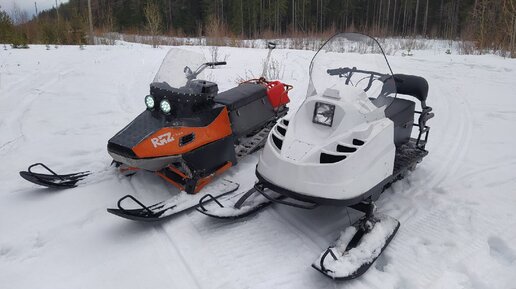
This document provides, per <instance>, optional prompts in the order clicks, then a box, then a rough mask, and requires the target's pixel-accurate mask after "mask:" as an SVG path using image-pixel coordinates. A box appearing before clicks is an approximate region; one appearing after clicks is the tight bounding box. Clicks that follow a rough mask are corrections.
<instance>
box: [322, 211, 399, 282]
mask: <svg viewBox="0 0 516 289" xmlns="http://www.w3.org/2000/svg"><path fill="white" fill-rule="evenodd" d="M377 226H383V227H382V228H379V227H377ZM399 227H400V223H399V221H398V220H396V219H394V218H392V217H389V216H386V215H377V216H374V215H372V216H366V217H363V218H361V219H359V220H358V221H357V222H355V223H354V224H353V225H352V226H350V227H348V228H346V230H345V231H343V232H342V233H341V236H340V238H339V239H338V240H337V241H336V242H335V245H333V246H331V247H329V248H328V249H326V251H324V252H323V253H322V254H321V255H320V256H319V258H318V259H317V260H316V261H315V262H314V263H313V264H312V267H313V268H314V269H316V270H317V271H319V272H321V273H322V274H324V275H325V276H327V277H329V278H332V279H334V280H350V279H354V278H357V277H360V276H361V275H362V274H364V273H365V272H366V271H367V270H368V269H369V267H371V265H372V264H373V263H374V262H375V261H376V259H377V258H378V257H379V256H380V255H381V254H382V252H383V251H384V250H385V248H386V247H387V245H389V243H390V242H391V240H392V239H393V238H394V236H395V235H396V233H397V232H398V229H399ZM375 229H376V230H375ZM373 234H374V235H375V236H372V235H373ZM379 236H381V237H382V238H383V240H384V242H383V243H381V242H380V243H378V242H375V240H377V239H378V237H379ZM368 237H371V238H368ZM375 245H376V246H375ZM364 252H369V253H370V255H367V256H366V257H364ZM329 256H331V258H328V257H329ZM357 256H358V257H357Z"/></svg>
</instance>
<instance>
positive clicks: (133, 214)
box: [107, 179, 239, 222]
mask: <svg viewBox="0 0 516 289" xmlns="http://www.w3.org/2000/svg"><path fill="white" fill-rule="evenodd" d="M238 187H239V185H238V184H237V183H235V182H232V181H229V180H226V179H220V180H217V181H215V182H213V183H211V184H209V185H207V186H206V187H205V188H204V189H203V190H202V191H201V192H199V193H196V194H193V195H192V194H187V193H186V192H185V191H181V192H180V193H178V194H176V195H174V196H173V197H171V198H169V199H167V200H164V201H161V202H158V203H156V204H154V205H151V206H146V205H144V204H143V203H142V202H141V201H139V200H138V199H137V198H135V197H134V196H132V195H126V196H124V197H122V198H121V199H120V200H118V203H117V207H118V208H116V209H113V208H110V209H107V211H108V212H109V213H111V214H114V215H117V216H119V217H122V218H126V219H129V220H133V221H144V222H154V221H158V220H163V219H165V218H167V217H171V216H173V215H175V214H177V213H180V212H183V211H185V210H188V209H191V208H195V207H197V206H198V205H199V200H200V199H202V198H203V197H205V196H206V195H208V194H209V193H210V192H211V194H210V195H212V196H213V195H214V196H216V197H220V196H224V195H227V194H231V193H233V192H235V191H236V190H238ZM126 200H132V201H133V202H134V203H136V204H137V205H138V206H139V208H134V209H128V208H125V207H124V206H123V203H124V201H126Z"/></svg>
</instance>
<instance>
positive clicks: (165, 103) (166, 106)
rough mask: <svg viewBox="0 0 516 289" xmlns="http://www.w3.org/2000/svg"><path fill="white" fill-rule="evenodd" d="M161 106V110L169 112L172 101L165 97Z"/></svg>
mask: <svg viewBox="0 0 516 289" xmlns="http://www.w3.org/2000/svg"><path fill="white" fill-rule="evenodd" d="M159 107H160V108H161V111H162V112H164V113H166V114H168V113H170V109H171V107H170V102H168V100H166V99H164V100H162V101H161V102H160V104H159Z"/></svg>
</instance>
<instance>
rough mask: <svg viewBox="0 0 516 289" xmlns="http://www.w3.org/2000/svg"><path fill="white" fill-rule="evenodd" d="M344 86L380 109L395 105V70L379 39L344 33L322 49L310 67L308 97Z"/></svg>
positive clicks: (329, 41)
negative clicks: (358, 93) (348, 86)
mask: <svg viewBox="0 0 516 289" xmlns="http://www.w3.org/2000/svg"><path fill="white" fill-rule="evenodd" d="M342 85H351V86H354V87H357V88H360V89H362V90H364V91H365V93H366V94H367V96H368V97H369V98H370V99H371V100H372V102H373V103H374V104H375V105H376V106H378V107H382V106H386V105H389V104H390V103H391V102H392V100H393V99H394V98H393V97H395V96H396V94H395V93H396V86H395V83H394V79H393V77H392V70H391V68H390V65H389V62H388V61H387V58H386V57H385V54H384V53H383V50H382V48H381V46H380V44H379V43H378V41H376V39H374V38H372V37H369V36H367V35H364V34H359V33H341V34H337V35H335V36H333V37H332V38H330V39H329V40H328V41H327V42H326V43H325V44H324V45H323V46H322V47H321V49H319V51H318V52H317V54H316V55H315V56H314V58H313V59H312V62H311V63H310V84H309V87H308V92H307V97H310V96H313V95H316V94H318V93H323V92H324V91H325V90H326V89H327V88H334V89H338V87H339V86H342Z"/></svg>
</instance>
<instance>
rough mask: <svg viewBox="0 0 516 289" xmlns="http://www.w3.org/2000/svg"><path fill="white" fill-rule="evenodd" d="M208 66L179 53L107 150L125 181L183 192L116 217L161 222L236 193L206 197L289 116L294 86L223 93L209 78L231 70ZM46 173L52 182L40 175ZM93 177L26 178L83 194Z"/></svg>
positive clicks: (264, 85) (257, 82)
mask: <svg viewBox="0 0 516 289" xmlns="http://www.w3.org/2000/svg"><path fill="white" fill-rule="evenodd" d="M269 48H270V49H271V50H272V49H273V48H274V47H272V46H270V47H269ZM269 56H270V53H269V55H268V57H269ZM202 60H203V57H202V55H200V54H198V53H195V52H191V51H188V50H183V49H171V50H170V51H169V52H168V54H167V56H166V57H165V59H164V61H163V63H162V64H161V67H160V69H159V71H158V73H157V74H156V77H155V78H154V81H153V82H152V83H151V84H150V94H149V95H147V96H146V97H145V105H146V109H145V111H144V112H142V113H141V114H140V115H139V116H138V117H136V118H135V119H134V120H133V121H132V122H131V123H129V124H128V125H127V126H126V127H125V128H123V129H122V130H121V131H119V132H118V133H117V134H115V136H113V137H112V138H111V139H110V140H109V141H108V145H107V149H108V153H109V154H110V155H111V157H112V158H113V162H114V163H115V164H116V166H117V167H119V169H120V171H121V172H122V173H124V174H132V173H134V172H136V171H138V170H146V171H151V172H155V173H156V174H157V175H159V176H160V177H162V178H163V179H165V180H166V181H167V182H169V183H171V184H173V185H174V186H176V187H178V188H179V189H180V190H181V191H182V192H181V193H179V194H178V195H175V196H174V197H173V198H171V199H169V200H166V201H163V202H160V203H157V204H155V205H153V206H150V207H147V206H145V205H143V204H142V203H141V202H139V201H138V200H137V199H136V198H134V197H133V196H131V195H127V196H125V197H123V198H122V199H120V200H119V201H118V208H117V209H108V211H109V212H111V213H114V214H116V215H119V216H122V217H126V218H129V219H138V220H155V219H160V218H163V217H165V216H169V215H172V214H174V213H177V212H179V211H182V210H184V209H188V208H191V207H193V206H195V205H197V203H198V200H199V199H200V198H202V197H203V196H205V195H207V194H208V193H209V194H210V195H214V196H220V195H222V194H226V193H229V192H233V191H235V190H236V189H237V188H238V184H236V183H233V182H230V181H227V180H220V181H218V183H216V184H214V185H213V187H212V188H211V189H210V190H208V189H207V191H206V192H201V193H199V192H200V191H201V189H203V187H205V186H206V185H208V184H209V183H210V182H212V180H213V179H214V177H216V176H218V175H220V174H222V173H223V172H224V171H226V170H227V169H229V168H230V167H232V166H234V165H236V164H237V162H238V159H240V158H242V157H244V156H246V155H248V154H250V153H253V152H255V151H257V150H259V149H261V148H262V147H263V146H264V145H265V141H266V139H267V136H268V134H269V131H270V130H271V128H272V127H273V126H274V124H275V123H276V121H277V120H278V119H279V118H281V117H283V116H284V115H285V114H286V113H287V111H288V107H287V103H288V102H289V101H290V100H289V96H288V91H289V90H290V89H292V86H290V85H287V84H284V83H282V82H280V81H267V80H266V79H265V78H263V77H261V78H259V79H252V80H249V81H245V82H243V83H241V84H239V85H238V86H236V87H234V88H232V89H229V90H227V91H224V92H221V93H219V92H218V86H217V84H216V83H214V82H211V81H207V80H202V79H201V78H203V77H202V74H203V72H205V69H206V68H208V67H211V68H213V67H215V66H219V65H225V64H226V62H204V61H202ZM196 63H197V65H196ZM192 64H193V65H192ZM195 67H197V68H196V69H195V70H193V69H192V68H195ZM38 165H39V166H43V167H44V168H45V169H47V170H48V171H49V172H50V174H40V173H35V172H32V171H31V169H32V168H33V167H35V166H38ZM89 174H90V172H80V173H75V174H67V175H58V174H56V173H55V172H53V171H52V170H51V169H49V168H48V167H46V166H45V165H44V164H34V165H32V166H30V167H29V169H28V171H25V172H20V175H21V176H22V177H23V178H25V179H26V180H28V181H31V182H33V183H36V184H39V185H43V186H47V187H54V188H69V187H75V186H76V185H77V183H78V182H79V181H80V180H82V179H84V178H86V177H87V176H88V175H89ZM187 195H188V196H187ZM126 199H132V200H133V201H134V202H135V203H137V204H139V206H141V207H142V208H138V209H125V208H124V207H123V206H122V202H123V201H124V200H126Z"/></svg>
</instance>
